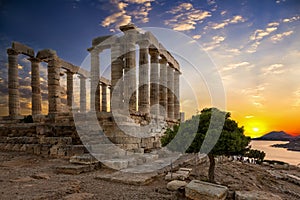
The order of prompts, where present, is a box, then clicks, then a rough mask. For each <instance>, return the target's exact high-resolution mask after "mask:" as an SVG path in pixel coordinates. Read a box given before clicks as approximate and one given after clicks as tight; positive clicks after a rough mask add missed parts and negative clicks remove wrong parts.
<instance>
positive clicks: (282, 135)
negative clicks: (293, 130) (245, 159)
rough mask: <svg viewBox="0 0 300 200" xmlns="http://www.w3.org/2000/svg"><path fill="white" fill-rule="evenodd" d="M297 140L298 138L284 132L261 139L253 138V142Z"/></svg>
mask: <svg viewBox="0 0 300 200" xmlns="http://www.w3.org/2000/svg"><path fill="white" fill-rule="evenodd" d="M298 137H299V136H298ZM295 138H297V137H295V136H292V135H290V134H287V133H286V132H284V131H272V132H270V133H267V134H265V135H263V136H261V137H259V138H253V139H252V140H272V141H291V140H294V139H295Z"/></svg>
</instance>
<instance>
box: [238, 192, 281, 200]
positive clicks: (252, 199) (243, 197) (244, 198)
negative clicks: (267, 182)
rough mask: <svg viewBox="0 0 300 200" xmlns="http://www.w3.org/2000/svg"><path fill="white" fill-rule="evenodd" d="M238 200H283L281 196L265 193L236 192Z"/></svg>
mask: <svg viewBox="0 0 300 200" xmlns="http://www.w3.org/2000/svg"><path fill="white" fill-rule="evenodd" d="M235 199H236V200H257V199H259V200H269V199H272V200H282V199H281V197H280V196H278V195H275V194H272V193H269V192H263V191H236V192H235Z"/></svg>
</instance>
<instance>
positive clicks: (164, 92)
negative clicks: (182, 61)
mask: <svg viewBox="0 0 300 200" xmlns="http://www.w3.org/2000/svg"><path fill="white" fill-rule="evenodd" d="M159 64H160V65H159V66H160V76H159V82H160V85H159V104H160V106H162V107H163V108H164V109H165V112H164V113H162V112H160V115H161V116H163V117H164V118H167V116H168V111H167V110H168V88H167V60H166V59H165V58H162V59H160V60H159Z"/></svg>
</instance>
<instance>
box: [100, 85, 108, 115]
mask: <svg viewBox="0 0 300 200" xmlns="http://www.w3.org/2000/svg"><path fill="white" fill-rule="evenodd" d="M101 87H102V94H101V95H102V109H101V110H102V112H107V92H106V91H107V85H106V84H104V83H101Z"/></svg>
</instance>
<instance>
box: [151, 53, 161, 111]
mask: <svg viewBox="0 0 300 200" xmlns="http://www.w3.org/2000/svg"><path fill="white" fill-rule="evenodd" d="M149 52H150V56H151V58H150V62H151V69H150V107H151V114H153V115H154V116H158V115H159V66H158V64H159V52H158V51H157V50H156V49H150V51H149Z"/></svg>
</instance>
